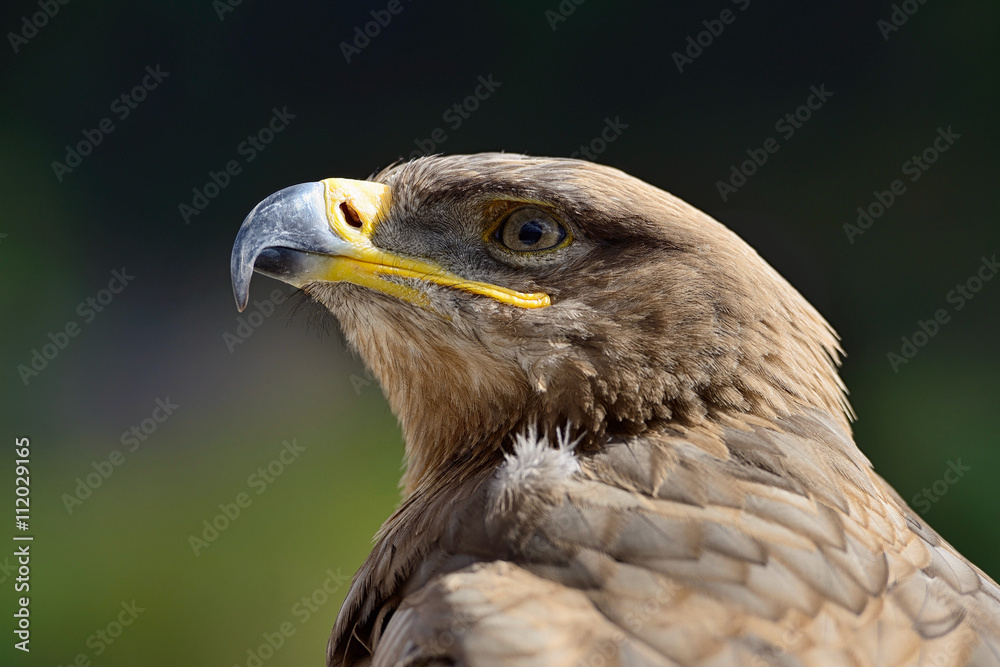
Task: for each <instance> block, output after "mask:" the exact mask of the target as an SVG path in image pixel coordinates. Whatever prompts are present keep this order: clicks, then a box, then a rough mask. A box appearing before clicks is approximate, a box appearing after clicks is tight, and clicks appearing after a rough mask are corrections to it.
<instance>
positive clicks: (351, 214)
mask: <svg viewBox="0 0 1000 667" xmlns="http://www.w3.org/2000/svg"><path fill="white" fill-rule="evenodd" d="M340 212H341V213H343V214H344V220H346V221H347V224H349V225H350V226H351V227H354V228H356V229H361V226H362V224H361V218H359V217H358V213H357V211H355V210H354V209H353V208H351V207H350V205H349V204H348V203H347V202H346V201H345V202H341V204H340Z"/></svg>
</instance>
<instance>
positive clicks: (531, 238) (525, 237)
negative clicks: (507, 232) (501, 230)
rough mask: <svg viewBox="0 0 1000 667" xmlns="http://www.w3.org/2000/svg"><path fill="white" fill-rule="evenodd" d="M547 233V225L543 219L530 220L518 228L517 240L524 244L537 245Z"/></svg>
mask: <svg viewBox="0 0 1000 667" xmlns="http://www.w3.org/2000/svg"><path fill="white" fill-rule="evenodd" d="M544 234H545V226H544V223H542V221H541V220H528V221H527V222H525V223H524V224H523V225H521V229H519V230H517V240H518V241H520V242H521V243H523V244H524V245H529V246H530V245H535V244H536V243H538V242H539V241H540V240H542V236H543V235H544Z"/></svg>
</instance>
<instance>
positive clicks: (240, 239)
mask: <svg viewBox="0 0 1000 667" xmlns="http://www.w3.org/2000/svg"><path fill="white" fill-rule="evenodd" d="M325 229H327V230H328V226H327V224H326V190H325V187H324V185H323V184H322V183H301V184H299V185H293V186H291V187H288V188H285V189H283V190H279V191H278V192H275V193H274V194H272V195H271V196H269V197H267V198H266V199H264V200H263V201H262V202H260V203H259V204H257V205H256V206H255V207H254V209H253V210H252V211H250V214H249V215H248V216H247V217H246V219H245V220H244V221H243V224H242V225H241V226H240V231H239V233H238V234H237V235H236V241H235V243H233V254H232V256H231V259H230V264H229V270H230V277H231V279H232V281H233V296H234V297H235V298H236V308H237V309H238V310H239V311H240V312H243V310H244V309H245V308H246V307H247V302H248V301H249V300H250V279H251V278H252V277H253V272H254V269H255V265H256V262H257V259H258V257H260V256H261V255H262V254H266V250H267V249H268V248H274V247H287V248H292V249H302V250H307V251H309V250H314V249H317V250H318V249H323V248H325V247H326V246H328V245H329V244H330V242H329V241H326V242H325V243H324V242H323V241H324V239H323V236H324V230H325ZM327 233H328V232H327Z"/></svg>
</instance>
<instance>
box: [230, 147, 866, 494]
mask: <svg viewBox="0 0 1000 667" xmlns="http://www.w3.org/2000/svg"><path fill="white" fill-rule="evenodd" d="M254 270H256V271H257V272H259V273H263V274H265V275H268V276H271V277H274V278H277V279H279V280H283V281H285V282H287V283H290V284H292V285H294V286H296V287H299V288H301V289H302V290H303V291H304V292H305V293H306V294H307V295H308V296H309V297H311V298H312V299H314V300H315V301H317V302H319V303H320V304H322V306H323V307H325V308H327V309H328V310H329V311H330V312H331V313H333V314H334V315H335V316H336V318H337V320H338V321H339V322H340V325H341V327H342V329H343V332H344V334H345V337H346V338H347V340H348V341H349V343H350V345H351V346H352V347H353V348H354V349H355V350H357V352H358V353H359V354H360V355H361V357H362V359H363V360H364V362H365V364H367V366H368V367H369V368H370V369H371V370H372V372H373V373H374V375H375V376H376V377H377V378H378V380H379V382H380V384H381V386H382V389H383V391H384V393H385V395H386V397H387V399H388V401H389V403H390V405H391V407H392V409H393V411H394V413H395V414H396V415H397V417H398V418H399V420H400V423H401V426H402V429H403V434H404V438H405V440H406V446H407V458H408V472H407V477H406V480H405V482H406V484H405V486H406V488H407V489H413V488H414V487H416V486H419V485H420V484H421V483H423V482H424V481H426V479H427V478H428V477H431V476H433V475H434V474H435V473H436V471H440V470H442V469H447V468H448V467H450V466H453V465H455V464H456V463H455V462H457V461H465V462H468V461H482V462H484V464H485V463H486V462H489V461H491V460H493V459H495V457H496V456H498V455H500V454H501V453H502V452H503V450H504V449H505V448H507V447H509V444H510V442H511V439H512V438H511V436H512V435H513V434H516V433H519V432H525V431H526V430H527V429H529V428H532V427H536V428H539V429H540V430H541V431H543V432H552V431H553V430H554V429H558V428H563V427H565V426H569V427H570V428H571V429H573V430H574V431H575V432H578V433H579V434H581V436H582V440H581V443H580V445H579V446H580V447H584V448H585V447H587V446H591V445H593V444H594V443H600V442H606V441H607V439H608V438H609V437H611V438H613V437H618V436H620V437H627V436H632V435H638V434H642V433H644V432H647V431H649V430H650V429H658V428H662V427H664V426H669V425H672V424H673V425H679V426H682V427H687V428H689V427H695V426H697V425H698V424H701V423H703V422H704V421H705V420H725V419H727V418H729V417H734V416H735V417H739V416H740V415H746V414H755V415H760V416H763V417H765V418H766V417H773V416H778V415H782V414H789V413H792V412H794V411H796V410H797V409H800V408H802V407H814V408H819V409H822V410H824V411H825V412H827V413H829V414H833V415H837V416H838V417H839V418H840V419H842V420H843V422H844V425H845V426H846V424H847V419H848V417H849V414H850V408H849V406H848V404H847V402H846V399H845V396H844V389H843V385H842V383H841V381H840V379H839V377H838V375H837V372H836V366H837V364H838V363H839V357H840V354H841V351H840V347H839V345H838V342H837V337H836V334H835V333H834V332H833V330H832V329H831V327H830V326H829V325H828V324H827V323H826V321H825V320H824V319H823V318H822V317H821V316H820V315H819V314H818V313H817V312H816V310H815V309H814V308H813V307H812V306H811V305H810V304H809V303H808V302H807V301H806V300H805V299H804V298H803V297H802V296H801V295H800V294H799V293H798V292H797V291H796V290H795V289H794V288H793V287H791V285H789V284H788V283H787V282H786V281H785V280H784V279H783V278H782V277H781V276H780V275H778V273H777V272H776V271H775V270H774V269H772V268H771V267H770V266H769V265H768V264H767V263H766V262H765V261H764V260H763V259H761V257H760V256H759V255H758V254H757V253H756V252H754V250H753V249H751V248H750V247H749V246H748V245H747V244H746V243H745V242H744V241H742V240H741V239H740V238H739V237H738V236H736V235H735V234H734V233H733V232H731V231H729V230H728V229H727V228H725V227H724V226H723V225H721V224H720V223H718V222H717V221H715V220H714V219H712V218H711V217H710V216H708V215H706V214H705V213H703V212H701V211H699V210H697V209H695V208H694V207H692V206H690V205H688V204H687V203H685V202H683V201H681V200H680V199H678V198H676V197H674V196H672V195H670V194H668V193H666V192H664V191H662V190H659V189H657V188H655V187H653V186H651V185H649V184H647V183H645V182H643V181H641V180H639V179H636V178H633V177H631V176H629V175H627V174H625V173H623V172H621V171H619V170H617V169H613V168H610V167H606V166H602V165H598V164H594V163H591V162H586V161H582V160H573V159H552V158H536V157H528V156H524V155H516V154H505V153H485V154H477V155H454V156H446V157H424V158H419V159H416V160H413V161H410V162H406V163H403V164H399V165H395V166H392V167H389V168H387V169H385V170H383V171H382V172H380V173H378V174H376V175H375V176H373V177H371V178H370V179H369V180H367V181H353V180H344V179H327V180H323V181H319V182H316V183H307V184H302V185H296V186H293V187H290V188H287V189H284V190H281V191H280V192H277V193H275V194H274V195H271V196H270V197H268V198H267V199H265V200H264V201H262V202H261V203H260V204H258V205H257V207H256V208H254V210H253V211H252V212H251V213H250V215H249V216H248V217H247V218H246V220H245V221H244V222H243V226H242V228H241V229H240V231H239V235H238V237H237V239H236V243H235V247H234V248H233V255H232V277H233V285H234V290H235V294H236V301H237V305H238V306H239V307H240V308H241V309H242V308H243V307H244V306H245V305H246V303H247V299H248V293H249V283H250V278H251V275H252V273H253V271H254Z"/></svg>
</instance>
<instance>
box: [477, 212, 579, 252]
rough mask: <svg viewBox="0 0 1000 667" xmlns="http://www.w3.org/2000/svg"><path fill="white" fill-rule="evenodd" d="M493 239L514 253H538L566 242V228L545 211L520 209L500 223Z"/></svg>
mask: <svg viewBox="0 0 1000 667" xmlns="http://www.w3.org/2000/svg"><path fill="white" fill-rule="evenodd" d="M493 238H494V240H496V241H499V242H500V243H503V244H504V245H505V246H506V247H507V248H508V249H510V250H513V251H514V252H538V251H540V250H551V249H553V248H555V247H556V246H558V245H559V244H561V243H562V242H563V241H564V240H566V228H565V227H563V226H562V224H561V223H560V222H559V221H558V220H556V219H555V218H554V217H552V216H551V215H549V214H548V213H546V212H545V211H542V210H540V209H537V208H530V207H527V208H519V209H517V210H516V211H514V212H513V213H511V214H510V215H508V216H507V218H506V219H505V220H504V221H503V222H501V223H500V225H499V226H498V227H497V229H496V231H495V232H494V234H493Z"/></svg>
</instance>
